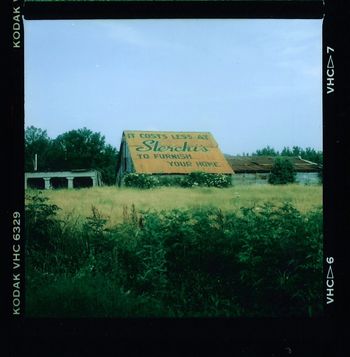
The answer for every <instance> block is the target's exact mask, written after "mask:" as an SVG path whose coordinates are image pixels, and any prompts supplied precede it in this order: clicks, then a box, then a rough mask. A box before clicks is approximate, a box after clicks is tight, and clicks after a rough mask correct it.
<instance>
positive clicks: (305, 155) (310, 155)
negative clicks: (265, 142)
mask: <svg viewBox="0 0 350 357" xmlns="http://www.w3.org/2000/svg"><path fill="white" fill-rule="evenodd" d="M251 156H300V157H301V158H302V159H304V160H308V161H312V162H314V163H316V164H321V165H322V164H323V152H322V151H318V150H315V149H312V148H310V147H307V148H305V149H303V148H301V147H299V146H293V147H292V148H289V147H284V148H283V150H282V151H278V150H275V149H274V148H271V147H270V146H266V147H264V148H262V149H260V150H256V151H255V152H253V153H252V154H251Z"/></svg>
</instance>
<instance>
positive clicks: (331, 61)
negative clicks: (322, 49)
mask: <svg viewBox="0 0 350 357" xmlns="http://www.w3.org/2000/svg"><path fill="white" fill-rule="evenodd" d="M327 68H334V63H333V60H332V56H329V60H328V64H327Z"/></svg>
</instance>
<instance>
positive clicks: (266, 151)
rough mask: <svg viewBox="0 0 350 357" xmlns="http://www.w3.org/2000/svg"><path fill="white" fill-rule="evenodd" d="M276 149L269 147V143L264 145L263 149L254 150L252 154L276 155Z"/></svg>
mask: <svg viewBox="0 0 350 357" xmlns="http://www.w3.org/2000/svg"><path fill="white" fill-rule="evenodd" d="M277 155H278V151H276V150H275V149H273V148H271V147H270V146H269V145H267V146H266V147H264V148H263V149H260V150H256V152H255V153H252V156H277Z"/></svg>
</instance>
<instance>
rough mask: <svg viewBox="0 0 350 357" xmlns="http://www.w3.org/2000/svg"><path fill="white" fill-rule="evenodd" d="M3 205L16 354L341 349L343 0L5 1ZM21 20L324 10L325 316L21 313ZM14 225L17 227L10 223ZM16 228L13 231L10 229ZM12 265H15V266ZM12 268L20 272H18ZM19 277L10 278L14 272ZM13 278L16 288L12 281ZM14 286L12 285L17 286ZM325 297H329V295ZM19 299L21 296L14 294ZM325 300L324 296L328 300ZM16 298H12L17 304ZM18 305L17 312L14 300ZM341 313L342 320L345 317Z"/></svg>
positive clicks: (283, 15)
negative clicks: (137, 316) (50, 316)
mask: <svg viewBox="0 0 350 357" xmlns="http://www.w3.org/2000/svg"><path fill="white" fill-rule="evenodd" d="M5 6H6V11H4V12H3V14H4V15H5V16H4V17H5V22H3V24H4V30H5V31H4V33H6V35H7V37H6V41H5V43H4V44H5V47H6V48H5V53H7V56H6V63H5V69H4V70H3V73H4V81H3V84H4V89H5V90H4V91H3V92H2V93H4V94H3V97H4V99H5V101H4V103H5V105H4V106H3V109H2V110H3V112H4V116H3V117H4V118H5V123H6V125H5V130H4V140H3V143H4V144H5V153H6V155H5V156H6V159H5V161H6V165H5V168H6V171H8V174H7V175H4V176H5V177H4V184H5V185H6V187H7V189H5V190H4V191H5V200H4V201H3V202H5V205H4V210H3V211H2V215H1V216H2V220H4V221H3V223H4V224H3V225H2V226H3V231H4V235H3V240H2V244H3V248H2V250H1V251H2V257H1V260H2V262H3V265H4V268H5V269H4V271H5V272H6V274H5V279H4V285H5V290H6V292H7V296H6V298H5V303H4V305H3V306H4V316H6V318H7V330H8V331H7V332H8V333H9V338H8V341H9V342H10V348H11V350H12V354H11V355H13V356H19V355H21V356H22V355H26V356H27V355H32V354H33V355H34V354H35V355H38V354H40V353H44V354H45V355H47V354H56V353H57V354H59V355H61V356H62V355H64V356H71V355H72V356H73V355H74V356H76V355H86V354H89V353H91V354H93V355H101V356H102V355H122V356H125V355H156V354H157V355H158V354H159V355H163V356H164V355H172V356H175V355H177V356H183V355H188V356H195V355H202V354H203V353H208V354H211V355H220V354H222V355H235V356H236V355H237V356H238V355H239V356H240V355H242V356H253V355H254V356H282V355H288V354H291V355H292V356H293V355H295V356H337V357H338V356H343V355H344V356H345V338H344V337H345V330H343V328H342V326H343V325H342V324H341V323H340V321H341V320H342V319H344V317H342V311H343V309H344V307H345V293H344V291H345V259H346V257H345V250H344V247H343V245H344V241H345V239H346V237H349V234H348V228H347V224H346V223H347V220H346V218H347V213H349V208H348V207H346V204H345V199H344V196H345V193H346V192H347V193H348V192H349V183H347V182H346V179H344V177H345V178H346V177H348V175H347V171H348V165H346V164H345V162H346V161H345V160H344V159H345V154H344V153H345V152H346V148H347V146H346V145H347V144H346V137H345V135H346V132H345V121H346V119H347V115H348V114H349V106H350V100H349V85H348V83H349V82H348V78H347V77H346V73H347V69H346V65H347V66H348V64H349V63H350V61H349V55H348V54H347V51H346V47H347V43H346V39H347V38H348V37H347V36H346V34H348V33H349V32H348V31H349V25H348V24H347V22H348V16H349V15H350V12H349V8H346V7H345V2H339V3H337V4H336V3H335V2H333V1H331V0H328V1H327V0H325V1H322V0H320V1H319V0H314V1H303V0H299V1H288V0H284V1H283V0H282V1H278V0H277V1H264V0H261V1H250V0H248V1H220V0H217V1H130V2H128V1H126V2H124V1H115V2H113V1H109V2H103V1H102V2H101V1H87V2H81V1H77V2H71V1H64V2H63V1H60V2H49V1H46V2H29V1H28V2H25V3H24V1H16V0H13V1H10V0H8V1H6V4H5ZM23 17H24V18H25V19H26V20H39V19H46V20H55V19H94V18H98V19H107V18H108V19H144V18H148V19H153V18H154V19H156V18H164V19H168V18H169V19H171V18H218V19H220V18H244V19H249V18H271V19H289V18H299V19H322V18H323V39H322V41H323V48H322V61H323V69H322V76H323V79H322V81H323V84H322V92H323V93H322V97H323V152H324V192H323V193H324V195H323V209H324V279H323V282H324V295H323V299H324V316H323V317H322V318H315V319H287V320H286V319H243V318H242V319H241V318H239V319H184V320H176V319H174V320H168V319H153V318H152V319H151V318H150V319H34V318H26V317H25V311H24V306H25V300H24V296H25V294H24V292H25V281H24V273H25V270H24V269H25V262H24V247H25V240H24V237H23V236H22V235H21V233H20V234H19V235H16V234H17V232H18V233H19V232H20V231H21V232H23V231H24V225H25V221H24V186H23V178H24V115H25V113H24V39H25V38H24V32H23ZM15 227H19V228H17V229H16V231H15V230H14V228H15ZM15 233H16V234H15ZM15 267H16V270H14V269H15ZM15 273H16V274H15ZM14 279H15V280H14ZM14 284H16V285H15V287H16V289H15V288H14ZM15 290H16V291H17V290H18V291H17V292H16V293H15V292H14V291H15ZM327 297H328V298H332V302H331V303H327ZM15 298H17V299H19V302H18V301H17V300H16V302H14V299H15ZM328 301H329V299H328ZM14 304H16V306H15V305H14ZM17 304H20V306H21V309H20V312H19V313H18V314H15V313H14V308H15V307H17ZM344 320H345V319H344Z"/></svg>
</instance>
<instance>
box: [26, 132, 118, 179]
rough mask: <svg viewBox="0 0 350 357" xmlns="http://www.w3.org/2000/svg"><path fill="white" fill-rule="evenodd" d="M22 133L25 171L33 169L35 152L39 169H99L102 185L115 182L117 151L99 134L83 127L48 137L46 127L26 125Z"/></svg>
mask: <svg viewBox="0 0 350 357" xmlns="http://www.w3.org/2000/svg"><path fill="white" fill-rule="evenodd" d="M25 134H26V135H25V141H26V142H25V146H26V157H25V169H26V171H33V158H34V154H35V153H38V156H39V160H38V170H39V171H62V170H72V169H95V170H99V171H100V172H101V174H102V181H103V182H104V183H105V184H108V185H111V184H114V183H115V177H116V162H117V155H118V151H117V150H116V149H115V148H114V147H113V146H111V145H109V144H106V143H105V137H104V136H103V135H101V134H100V133H96V132H93V131H91V130H89V129H87V128H82V129H77V130H71V131H68V132H65V133H63V134H61V135H59V136H57V138H56V139H54V140H51V139H50V138H49V137H48V136H47V133H46V130H42V129H38V128H35V127H29V128H27V129H26V133H25Z"/></svg>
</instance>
